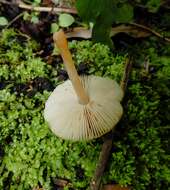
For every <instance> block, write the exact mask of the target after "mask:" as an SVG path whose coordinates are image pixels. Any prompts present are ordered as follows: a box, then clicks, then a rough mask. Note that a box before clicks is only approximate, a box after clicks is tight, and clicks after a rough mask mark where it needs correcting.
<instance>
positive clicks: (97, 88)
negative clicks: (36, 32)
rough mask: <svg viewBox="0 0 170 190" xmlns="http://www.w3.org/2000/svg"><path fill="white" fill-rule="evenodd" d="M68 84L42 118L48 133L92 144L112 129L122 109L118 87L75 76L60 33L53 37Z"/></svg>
mask: <svg viewBox="0 0 170 190" xmlns="http://www.w3.org/2000/svg"><path fill="white" fill-rule="evenodd" d="M53 39H54V42H55V45H56V46H57V47H58V48H59V50H60V53H61V56H62V58H63V61H64V64H65V68H66V70H67V72H68V75H69V78H70V80H67V81H66V82H64V83H63V84H61V85H58V86H57V87H56V88H55V89H54V91H53V92H52V94H51V95H50V97H49V98H48V100H47V102H46V104H45V110H44V117H45V120H46V121H47V122H48V123H49V125H50V128H51V130H52V131H53V132H54V133H55V134H56V135H57V136H59V137H61V138H63V139H69V140H91V139H94V138H98V137H100V136H102V135H104V134H105V133H107V132H109V131H110V130H112V129H113V127H114V126H115V125H116V124H117V122H118V121H119V120H120V118H121V116H122V113H123V109H122V106H121V104H120V101H121V100H122V98H123V91H122V89H121V87H120V86H119V85H118V83H117V82H116V81H114V80H111V79H108V78H102V77H98V76H93V75H91V76H78V74H77V71H76V68H75V65H74V62H73V60H72V56H71V53H70V51H69V49H68V43H67V40H66V37H65V34H64V32H63V31H62V30H60V31H59V32H56V33H55V34H54V36H53Z"/></svg>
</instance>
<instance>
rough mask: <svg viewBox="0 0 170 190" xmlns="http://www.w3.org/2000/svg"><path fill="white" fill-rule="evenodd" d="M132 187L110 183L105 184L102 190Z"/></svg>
mask: <svg viewBox="0 0 170 190" xmlns="http://www.w3.org/2000/svg"><path fill="white" fill-rule="evenodd" d="M130 189H131V188H130V187H121V186H120V185H117V184H115V185H113V184H110V185H104V186H103V188H102V190H130Z"/></svg>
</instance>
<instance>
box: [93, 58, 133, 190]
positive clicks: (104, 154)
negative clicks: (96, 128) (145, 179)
mask: <svg viewBox="0 0 170 190" xmlns="http://www.w3.org/2000/svg"><path fill="white" fill-rule="evenodd" d="M131 68H132V59H131V58H129V59H127V61H126V64H125V70H124V74H123V77H122V81H121V84H120V85H121V88H122V89H123V92H124V93H125V91H126V88H127V82H128V79H129V74H130V71H131ZM103 140H104V142H103V145H102V150H101V152H100V155H99V161H98V163H97V167H96V170H95V173H94V176H93V178H92V180H91V183H90V189H91V190H99V189H100V187H101V178H102V176H103V173H104V170H105V168H106V165H107V162H108V159H109V156H110V154H111V148H112V144H113V132H112V131H111V132H109V133H107V134H106V135H105V136H104V137H103Z"/></svg>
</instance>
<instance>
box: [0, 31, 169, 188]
mask: <svg viewBox="0 0 170 190" xmlns="http://www.w3.org/2000/svg"><path fill="white" fill-rule="evenodd" d="M18 36H19V34H18V33H16V32H14V31H13V30H6V31H4V32H3V33H2V34H1V38H0V81H1V83H0V85H1V88H2V89H1V90H0V122H1V124H0V133H1V135H0V152H3V155H0V156H1V157H2V159H1V160H0V176H1V177H0V189H10V190H18V189H21V190H23V189H24V190H27V189H33V188H34V187H36V186H40V187H41V186H42V187H43V188H44V189H46V190H48V189H49V190H50V189H52V187H53V180H54V179H55V178H63V179H66V180H68V181H69V185H68V186H67V187H65V189H69V187H72V188H74V189H78V190H79V189H80V190H81V189H82V190H84V189H87V187H88V185H89V182H90V179H91V177H92V175H93V172H94V170H95V167H96V163H97V160H98V156H99V153H100V149H101V144H102V141H101V140H100V139H98V140H94V141H91V142H79V143H75V142H70V141H64V140H61V139H60V138H58V137H56V136H55V135H54V134H53V133H52V132H51V131H50V129H49V127H48V126H47V124H46V123H45V121H44V118H43V109H44V104H45V101H46V100H47V98H48V96H49V95H50V93H51V92H47V91H46V90H41V91H39V90H36V91H35V92H34V93H33V94H32V95H29V96H28V93H29V91H26V92H25V93H24V94H23V92H22V90H21V91H16V90H15V85H16V83H17V84H18V85H21V84H25V85H26V84H27V83H28V84H30V81H32V80H35V79H36V78H37V77H40V76H41V77H46V78H49V81H50V82H51V83H53V85H54V86H55V84H56V83H58V79H57V71H56V68H55V67H52V66H49V65H47V64H46V63H45V62H43V60H42V59H41V58H39V57H38V56H36V51H38V50H39V46H38V44H36V42H32V41H29V40H28V39H25V38H24V41H21V39H20V40H19V41H18ZM69 45H70V48H71V51H72V52H73V55H74V56H73V57H74V59H75V60H76V64H77V67H78V66H79V65H80V64H82V63H83V64H86V65H87V66H88V73H89V74H95V75H99V76H106V77H110V78H116V79H117V80H118V81H120V78H121V75H122V72H123V67H124V63H125V58H126V56H122V55H116V54H115V55H114V54H112V53H111V52H110V50H109V49H108V48H107V47H106V46H104V45H101V44H94V45H93V44H92V43H91V42H89V41H82V42H76V41H73V42H71V43H70V44H69ZM145 45H146V44H145ZM146 49H147V50H148V51H147V52H145V51H146V50H145V51H144V52H143V53H145V54H141V57H140V59H139V60H138V61H139V62H137V65H141V62H142V61H141V60H142V59H143V57H144V56H146V53H148V57H149V60H150V65H151V66H154V68H155V69H156V71H155V72H153V73H152V72H151V73H150V72H149V71H146V70H145V69H144V68H143V66H142V69H141V68H140V69H134V70H133V72H132V75H131V79H130V81H129V82H130V83H129V88H128V90H127V93H126V94H127V96H126V97H125V105H124V113H125V114H124V116H123V118H122V121H121V122H120V125H118V126H117V127H116V128H115V131H114V144H113V150H112V155H111V159H110V162H109V166H108V167H107V171H106V173H105V175H104V176H103V182H104V183H109V182H113V181H115V182H116V183H119V184H121V185H123V186H127V185H130V186H132V187H133V189H136V190H145V189H146V190H147V189H148V190H150V189H156V190H162V189H168V184H169V182H170V181H169V179H170V170H169V168H168V160H169V156H168V154H167V151H168V138H169V134H168V129H169V122H170V118H169V113H170V106H169V105H170V104H169V103H170V101H169V97H170V90H169V89H170V88H169V87H170V86H169V85H170V81H169V80H170V79H169V73H170V70H169V64H168V63H169V57H168V55H167V54H166V51H165V50H163V49H162V50H161V51H162V53H161V54H160V52H159V53H158V52H157V49H156V48H155V47H154V46H153V47H152V48H149V45H147V48H146ZM140 61H141V62H140ZM61 67H62V66H61V65H60V66H59V68H61ZM3 84H5V85H4V86H3Z"/></svg>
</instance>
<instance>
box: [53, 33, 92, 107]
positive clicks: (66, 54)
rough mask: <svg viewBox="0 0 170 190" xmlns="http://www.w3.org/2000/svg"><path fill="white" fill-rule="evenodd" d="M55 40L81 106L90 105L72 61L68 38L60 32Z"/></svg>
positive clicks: (55, 34)
mask: <svg viewBox="0 0 170 190" xmlns="http://www.w3.org/2000/svg"><path fill="white" fill-rule="evenodd" d="M53 39H54V42H55V45H56V46H57V47H58V48H59V50H60V53H61V56H62V58H63V61H64V65H65V68H66V70H67V73H68V76H69V78H70V80H71V82H72V85H73V88H74V90H75V92H76V94H77V97H78V99H79V103H80V104H84V105H85V104H88V102H89V97H88V95H87V94H86V92H85V89H84V88H83V85H82V83H81V81H80V77H79V75H78V73H77V70H76V68H75V65H74V61H73V59H72V56H71V53H70V51H69V49H68V43H67V39H66V36H65V34H64V32H63V30H59V32H55V33H54V35H53Z"/></svg>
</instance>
